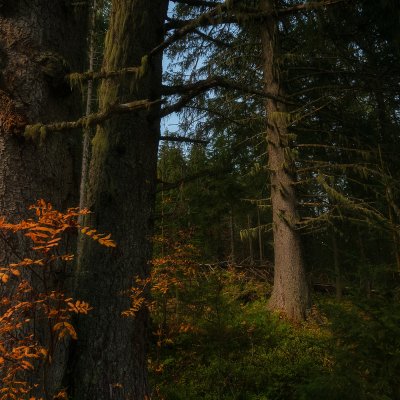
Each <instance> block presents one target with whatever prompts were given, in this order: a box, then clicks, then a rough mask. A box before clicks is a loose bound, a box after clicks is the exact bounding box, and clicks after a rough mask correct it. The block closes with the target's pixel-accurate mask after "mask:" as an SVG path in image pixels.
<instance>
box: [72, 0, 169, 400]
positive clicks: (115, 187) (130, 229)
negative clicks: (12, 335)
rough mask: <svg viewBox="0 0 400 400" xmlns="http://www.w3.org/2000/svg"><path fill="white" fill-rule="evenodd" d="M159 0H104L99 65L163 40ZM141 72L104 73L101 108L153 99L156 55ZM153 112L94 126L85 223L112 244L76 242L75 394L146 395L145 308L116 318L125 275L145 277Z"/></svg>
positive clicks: (114, 64) (163, 5) (125, 290)
mask: <svg viewBox="0 0 400 400" xmlns="http://www.w3.org/2000/svg"><path fill="white" fill-rule="evenodd" d="M167 5H168V1H167V0H153V1H149V0H114V1H113V2H112V10H111V19H110V26H109V31H108V33H107V36H106V42H105V53H104V62H103V69H104V70H105V71H114V70H118V69H120V68H123V67H128V66H135V65H141V63H142V66H145V64H146V62H145V61H146V60H145V59H143V60H142V57H143V56H145V55H146V54H148V53H149V52H150V50H151V49H153V48H154V47H155V46H156V45H157V44H159V43H160V42H162V40H163V23H164V20H165V17H166V12H167ZM148 61H149V62H148V65H147V67H146V68H145V69H147V71H146V72H145V73H144V74H138V75H137V76H132V75H130V76H128V75H126V76H122V77H120V78H112V79H108V80H107V81H104V82H103V83H102V85H101V87H100V91H99V106H100V109H103V108H104V107H106V106H107V105H109V104H114V103H115V102H117V101H118V102H124V101H132V100H136V99H149V100H155V99H158V98H160V95H161V93H160V92H161V73H162V57H161V55H159V56H157V57H152V58H151V59H150V60H148ZM159 135H160V121H159V111H158V110H155V109H152V110H145V111H142V112H139V113H135V114H130V115H124V116H118V117H117V116H116V117H115V118H113V119H112V120H110V121H108V122H106V123H104V124H103V125H102V126H99V127H98V128H97V131H96V134H95V137H94V139H93V142H92V143H93V148H92V158H91V162H90V167H89V173H88V178H87V184H86V201H85V203H86V205H87V206H88V207H89V208H90V209H91V210H92V211H93V212H94V214H93V215H92V216H91V218H90V219H91V224H92V225H93V226H95V227H96V228H98V229H99V230H100V231H102V232H111V233H112V234H113V237H114V239H115V240H116V242H117V245H118V247H117V249H116V250H115V251H114V252H110V251H109V250H107V249H106V250H102V249H99V247H98V246H97V245H96V244H94V245H93V243H91V241H87V240H83V244H82V248H81V254H80V259H79V270H78V276H77V280H76V287H77V292H78V297H79V298H82V299H84V300H87V301H89V303H90V304H91V305H92V306H93V307H94V309H93V310H92V311H91V313H90V315H88V316H85V318H82V320H81V321H79V323H78V342H77V346H76V349H75V350H76V351H75V353H74V354H72V355H71V361H72V362H71V371H72V376H71V377H70V379H71V380H70V390H71V394H72V397H73V398H74V399H76V400H83V399H85V400H94V399H96V400H103V399H104V400H105V399H113V400H118V399H121V400H122V399H124V400H125V399H132V400H133V399H135V400H140V399H144V398H145V396H146V395H147V376H146V364H147V360H146V350H145V347H146V339H147V325H148V318H147V313H146V312H145V311H142V312H140V313H139V314H138V315H137V316H136V318H135V319H130V318H126V317H123V316H121V312H123V311H124V310H127V309H128V308H129V306H130V304H129V289H130V288H131V287H132V286H133V285H134V282H135V277H141V278H144V277H146V276H148V272H149V265H148V262H149V260H150V256H151V244H150V239H151V236H152V232H153V214H154V200H155V182H156V166H157V148H158V140H159Z"/></svg>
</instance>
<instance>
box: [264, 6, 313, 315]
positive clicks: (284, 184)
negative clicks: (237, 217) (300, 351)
mask: <svg viewBox="0 0 400 400" xmlns="http://www.w3.org/2000/svg"><path fill="white" fill-rule="evenodd" d="M274 6H275V4H274V1H273V0H262V6H261V8H262V11H266V12H270V11H272V10H273V9H274ZM278 35H279V32H278V25H277V21H276V20H275V17H274V16H273V14H272V13H271V17H268V18H267V19H266V22H265V23H264V24H263V25H262V27H261V41H262V52H263V65H264V87H265V90H266V92H268V93H270V94H272V95H273V96H275V97H276V98H279V97H280V98H283V97H284V96H283V95H284V91H283V87H282V83H281V81H280V76H279V66H278V56H279V42H278ZM266 113H267V128H266V131H267V142H268V158H269V170H270V175H271V202H272V212H273V235H274V258H275V272H274V287H273V291H272V295H271V299H270V301H269V307H270V308H271V309H272V310H278V311H281V312H283V313H284V314H285V315H286V316H287V317H288V318H289V319H292V320H295V321H299V320H302V319H304V318H305V314H306V308H307V306H308V302H309V295H308V287H307V282H306V277H305V272H304V265H303V260H302V251H301V243H300V235H299V233H298V232H297V231H296V224H297V222H298V214H297V212H296V204H297V199H296V193H295V189H294V185H293V184H294V178H293V176H292V175H293V171H294V162H293V161H292V160H291V157H290V143H289V139H288V121H289V118H288V110H287V107H286V105H285V104H284V103H281V102H279V101H277V100H273V99H267V100H266Z"/></svg>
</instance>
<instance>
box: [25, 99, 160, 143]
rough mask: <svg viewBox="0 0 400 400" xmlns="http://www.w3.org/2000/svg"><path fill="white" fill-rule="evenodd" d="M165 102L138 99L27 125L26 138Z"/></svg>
mask: <svg viewBox="0 0 400 400" xmlns="http://www.w3.org/2000/svg"><path fill="white" fill-rule="evenodd" d="M163 102H164V101H163V100H155V101H149V100H137V101H133V102H130V103H122V104H114V105H112V106H110V107H108V108H106V109H105V110H102V111H99V112H97V113H93V114H89V115H86V116H84V117H81V118H79V119H78V120H76V121H63V122H53V123H49V124H41V123H37V124H35V125H26V126H25V132H24V136H25V137H26V138H31V139H34V140H35V139H37V138H38V137H40V138H41V139H43V137H44V136H46V133H47V132H62V131H66V130H71V129H76V128H82V127H86V128H87V127H89V126H93V125H97V124H100V123H102V122H104V121H106V120H108V119H110V118H111V117H113V116H114V115H117V114H126V113H131V112H138V111H142V110H149V109H151V108H152V107H155V106H159V105H160V104H161V103H163Z"/></svg>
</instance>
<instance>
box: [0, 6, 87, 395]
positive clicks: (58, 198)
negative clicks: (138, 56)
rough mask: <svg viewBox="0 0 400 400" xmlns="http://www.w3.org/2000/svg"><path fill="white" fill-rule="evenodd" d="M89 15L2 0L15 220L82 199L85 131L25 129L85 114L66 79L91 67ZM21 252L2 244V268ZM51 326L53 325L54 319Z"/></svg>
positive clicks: (55, 382) (57, 374)
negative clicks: (30, 132)
mask: <svg viewBox="0 0 400 400" xmlns="http://www.w3.org/2000/svg"><path fill="white" fill-rule="evenodd" d="M71 3H72V2H71ZM85 13H86V7H85V6H82V5H80V6H73V5H72V4H70V3H69V1H55V0H29V1H27V0H25V1H23V0H3V1H1V2H0V215H4V216H6V218H7V219H8V220H19V219H21V218H22V217H25V216H26V215H27V206H28V205H30V204H32V203H34V202H35V201H36V200H37V199H39V198H44V199H45V200H46V201H49V202H51V203H52V204H53V205H54V206H56V207H59V208H66V207H68V206H76V205H77V204H78V193H79V190H78V187H79V169H80V166H79V163H80V160H79V157H80V150H79V149H80V146H79V137H78V135H68V138H66V137H65V136H64V137H61V136H59V135H48V136H47V138H46V140H43V142H42V143H41V144H38V143H32V142H31V141H28V140H25V139H24V138H23V136H22V133H23V130H24V127H25V125H26V124H27V123H29V124H34V123H36V122H39V121H40V122H49V121H63V120H65V119H75V118H76V117H77V116H78V114H80V112H81V110H80V95H78V96H73V95H72V94H71V89H70V87H69V86H68V85H67V84H66V83H65V81H64V77H65V74H66V73H67V72H68V70H69V69H73V70H82V69H83V60H84V52H85V46H84V43H85V35H86V33H85V28H86V16H85ZM76 43H82V44H83V45H82V46H79V47H77V46H75V44H76ZM42 139H44V138H42ZM10 240H11V238H10ZM13 245H14V246H15V247H16V249H17V251H18V253H19V254H20V255H22V256H23V257H28V256H29V248H28V247H27V246H26V243H25V242H15V243H13ZM14 257H15V256H14V254H13V252H12V251H10V248H9V247H7V246H5V244H4V243H3V242H1V243H0V265H7V264H8V263H9V262H11V261H14V260H15V258H14ZM1 295H2V296H3V295H4V293H1ZM44 324H45V325H46V327H47V320H46V321H44ZM42 328H43V326H42V324H41V323H39V322H38V321H36V322H35V334H36V335H37V336H39V337H41V338H42V340H46V337H47V336H48V332H47V333H46V330H45V329H46V328H44V329H42ZM43 338H44V339H43ZM43 344H46V343H43ZM56 352H57V356H56V354H53V358H54V362H53V364H52V365H51V366H50V367H49V369H48V370H47V371H46V376H47V378H48V382H47V384H48V387H47V389H48V393H49V395H50V397H51V394H52V393H54V392H55V391H56V390H57V389H59V388H60V385H61V382H60V380H61V377H62V375H63V365H64V364H63V356H62V353H63V350H62V349H61V348H60V349H59V350H57V351H56ZM42 372H43V371H39V372H38V373H39V374H40V375H41V374H42ZM33 379H34V380H36V381H37V380H38V379H41V378H40V377H38V376H34V378H33ZM41 396H44V394H43V393H40V394H39V397H41Z"/></svg>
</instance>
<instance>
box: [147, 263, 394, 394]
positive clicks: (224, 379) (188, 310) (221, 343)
mask: <svg viewBox="0 0 400 400" xmlns="http://www.w3.org/2000/svg"><path fill="white" fill-rule="evenodd" d="M229 274H230V276H229ZM212 275H213V276H209V277H207V279H205V278H204V277H203V278H202V282H201V283H202V284H198V285H196V284H193V285H192V286H191V289H190V290H187V291H186V292H185V293H182V294H180V297H179V303H180V306H179V307H178V308H175V309H174V313H175V314H174V318H175V320H176V319H177V318H178V319H179V318H180V319H181V321H182V324H187V325H190V326H191V329H190V330H188V331H186V332H185V331H182V332H180V333H179V334H176V335H172V336H171V338H170V339H168V340H165V342H164V343H163V344H161V343H160V341H158V344H157V343H156V340H155V343H154V345H153V347H152V350H151V360H150V367H151V368H150V369H151V370H152V373H151V381H152V387H153V393H152V399H168V400H200V399H201V400H207V399H210V400H211V399H232V400H233V399H235V400H280V399H282V400H291V399H299V400H306V399H307V400H308V399H309V400H311V399H312V400H314V399H325V400H330V399H331V400H346V399H349V400H355V399H360V400H361V399H377V400H378V399H379V400H384V399H400V390H399V382H400V374H399V372H400V312H399V307H398V303H397V302H395V301H393V300H392V299H391V300H388V299H383V298H376V299H372V300H363V301H360V300H357V299H355V298H352V299H350V298H349V299H346V300H344V301H341V302H337V301H336V300H334V299H332V298H329V297H322V298H319V299H314V300H315V306H314V307H313V309H312V310H311V312H310V316H309V319H308V321H307V322H305V323H304V324H302V325H297V326H296V325H292V324H290V323H288V322H287V321H285V320H283V319H281V318H280V317H279V316H278V315H275V314H272V313H270V312H268V311H267V307H266V306H267V296H268V287H267V284H264V283H262V282H257V281H255V280H252V279H250V280H248V279H242V278H243V277H240V276H239V277H238V279H235V273H234V272H232V271H230V272H229V271H224V272H219V273H214V274H212ZM178 314H179V315H178ZM157 318H159V317H157V315H155V317H154V318H153V323H154V325H155V326H156V325H157V323H158V322H160V321H157ZM171 318H172V317H171ZM168 322H169V317H168V316H167V318H166V316H165V315H164V321H163V323H164V329H165V332H167V330H168ZM166 336H168V335H166Z"/></svg>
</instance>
